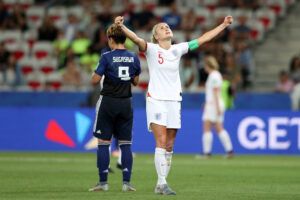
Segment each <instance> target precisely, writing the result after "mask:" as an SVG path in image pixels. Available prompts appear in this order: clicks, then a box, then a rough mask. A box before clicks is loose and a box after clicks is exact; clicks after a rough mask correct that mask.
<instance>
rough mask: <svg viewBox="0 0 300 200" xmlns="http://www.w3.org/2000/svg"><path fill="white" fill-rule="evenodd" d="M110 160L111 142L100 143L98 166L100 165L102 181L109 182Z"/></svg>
mask: <svg viewBox="0 0 300 200" xmlns="http://www.w3.org/2000/svg"><path fill="white" fill-rule="evenodd" d="M109 161H110V155H109V144H108V143H103V144H99V145H98V151H97V167H98V173H99V178H100V183H106V182H107V175H108V167H109Z"/></svg>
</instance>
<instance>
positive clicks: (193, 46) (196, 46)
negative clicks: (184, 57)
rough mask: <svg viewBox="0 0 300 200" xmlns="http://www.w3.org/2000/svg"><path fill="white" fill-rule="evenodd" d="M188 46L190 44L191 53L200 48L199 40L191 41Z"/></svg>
mask: <svg viewBox="0 0 300 200" xmlns="http://www.w3.org/2000/svg"><path fill="white" fill-rule="evenodd" d="M188 44H189V50H191V51H193V50H195V49H197V48H198V47H199V42H198V40H197V39H195V40H192V41H189V42H188Z"/></svg>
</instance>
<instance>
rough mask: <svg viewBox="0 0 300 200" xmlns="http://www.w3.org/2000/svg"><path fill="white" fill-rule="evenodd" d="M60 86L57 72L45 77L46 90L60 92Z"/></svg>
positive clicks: (60, 80) (60, 78)
mask: <svg viewBox="0 0 300 200" xmlns="http://www.w3.org/2000/svg"><path fill="white" fill-rule="evenodd" d="M62 85H63V83H62V76H61V74H60V73H59V72H54V73H51V74H50V75H49V76H47V77H46V89H47V90H55V91H56V90H60V89H61V87H62Z"/></svg>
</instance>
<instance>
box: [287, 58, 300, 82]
mask: <svg viewBox="0 0 300 200" xmlns="http://www.w3.org/2000/svg"><path fill="white" fill-rule="evenodd" d="M289 71H290V74H291V77H292V79H293V81H294V82H295V83H299V82H300V57H298V56H294V57H293V58H292V60H291V63H290V69H289Z"/></svg>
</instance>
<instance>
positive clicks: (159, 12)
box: [153, 7, 170, 20]
mask: <svg viewBox="0 0 300 200" xmlns="http://www.w3.org/2000/svg"><path fill="white" fill-rule="evenodd" d="M169 11H170V9H169V8H167V7H157V8H156V9H155V10H153V13H154V15H155V16H156V17H158V18H159V19H160V20H161V18H162V17H163V16H164V15H165V14H167V13H168V12H169Z"/></svg>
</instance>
